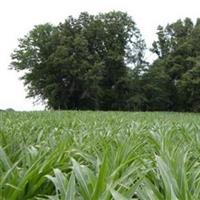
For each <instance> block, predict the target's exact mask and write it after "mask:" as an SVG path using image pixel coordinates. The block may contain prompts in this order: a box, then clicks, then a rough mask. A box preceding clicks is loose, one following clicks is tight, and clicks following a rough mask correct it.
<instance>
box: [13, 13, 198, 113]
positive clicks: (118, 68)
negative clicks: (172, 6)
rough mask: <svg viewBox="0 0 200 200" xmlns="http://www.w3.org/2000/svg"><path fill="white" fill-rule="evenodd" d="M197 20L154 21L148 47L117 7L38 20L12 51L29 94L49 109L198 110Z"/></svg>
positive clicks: (15, 64)
mask: <svg viewBox="0 0 200 200" xmlns="http://www.w3.org/2000/svg"><path fill="white" fill-rule="evenodd" d="M199 44H200V20H199V19H197V21H196V23H195V24H194V23H193V22H192V20H191V19H189V18H185V20H177V21H176V22H174V23H171V24H168V25H167V26H166V27H163V26H158V29H157V40H156V41H154V42H153V44H152V48H151V50H150V51H151V52H152V53H153V54H155V55H157V59H156V60H155V61H154V62H153V63H152V64H148V62H147V61H145V59H144V55H145V52H146V45H145V42H144V40H143V39H142V36H141V33H140V31H139V29H138V28H137V26H136V24H135V22H134V21H133V19H132V18H131V17H130V16H129V15H128V14H127V13H124V12H120V11H118V12H116V11H113V12H108V13H105V14H102V13H101V14H98V15H90V14H88V13H87V12H84V13H81V14H80V15H79V17H78V18H74V17H72V16H70V17H68V18H67V19H66V20H65V21H64V22H63V23H60V24H59V25H57V26H53V25H51V24H48V23H47V24H42V25H37V26H35V27H34V28H33V30H31V31H30V32H29V33H28V34H27V35H26V36H25V37H24V38H22V39H20V40H19V46H18V48H17V49H16V50H15V51H14V52H13V54H12V60H13V61H12V69H15V70H17V71H23V74H24V75H23V76H22V77H21V79H22V80H23V81H24V84H25V86H26V88H27V90H28V97H35V98H39V99H41V100H43V101H44V102H46V104H47V106H48V107H49V108H53V109H83V110H86V109H93V110H145V111H146V110H168V111H195V112H197V111H200V90H199V88H200V45H199Z"/></svg>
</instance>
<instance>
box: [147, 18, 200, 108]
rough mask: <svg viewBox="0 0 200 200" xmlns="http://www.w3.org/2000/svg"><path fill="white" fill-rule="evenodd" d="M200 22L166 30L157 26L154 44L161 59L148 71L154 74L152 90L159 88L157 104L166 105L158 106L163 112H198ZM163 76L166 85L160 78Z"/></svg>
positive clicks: (178, 24) (180, 22) (185, 22)
mask: <svg viewBox="0 0 200 200" xmlns="http://www.w3.org/2000/svg"><path fill="white" fill-rule="evenodd" d="M199 22H200V21H199V19H198V20H197V22H196V24H193V22H192V20H191V19H189V18H186V19H185V20H178V21H176V22H175V23H172V24H168V25H167V26H166V27H165V28H163V27H162V26H159V27H158V32H157V36H158V40H157V41H155V42H154V43H153V48H152V51H153V52H154V53H156V54H157V56H158V59H156V61H155V62H154V63H153V64H152V65H151V67H150V69H149V75H150V74H152V76H151V77H150V79H149V84H150V85H153V84H154V83H156V87H153V89H152V91H154V90H155V91H156V89H155V88H157V89H158V92H156V94H155V95H156V98H159V102H158V104H160V105H162V104H163V105H165V106H164V107H162V106H159V105H158V107H159V108H161V107H162V110H163V109H164V110H180V111H197V110H199V106H200V101H198V99H199V89H198V86H199V74H198V73H199V72H198V70H199V64H198V63H199V56H200V46H199V44H200V23H199ZM159 71H160V72H161V71H162V73H160V72H159ZM155 72H156V73H155ZM195 73H196V75H195ZM163 75H164V77H165V78H164V79H165V81H164V82H163V81H161V80H163V79H160V78H162V77H163ZM191 78H192V79H193V80H191ZM157 79H160V80H157ZM189 88H190V89H189ZM159 91H160V92H159ZM162 93H163V95H162ZM152 103H153V104H154V103H155V101H153V102H152ZM152 103H151V104H150V107H152Z"/></svg>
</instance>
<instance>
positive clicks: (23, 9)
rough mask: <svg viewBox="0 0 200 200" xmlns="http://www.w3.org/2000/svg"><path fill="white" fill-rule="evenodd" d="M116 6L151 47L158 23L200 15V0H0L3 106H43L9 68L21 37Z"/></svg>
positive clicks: (0, 99)
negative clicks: (84, 13) (36, 27)
mask: <svg viewBox="0 0 200 200" xmlns="http://www.w3.org/2000/svg"><path fill="white" fill-rule="evenodd" d="M113 10H120V11H125V12H127V13H128V14H129V15H131V16H132V17H133V19H134V21H135V22H136V24H137V26H138V28H139V29H140V31H141V33H142V35H143V38H144V39H145V40H146V43H147V45H148V46H149V47H150V45H151V43H152V41H153V40H154V39H155V33H156V28H157V26H158V25H159V24H160V25H166V24H167V23H168V22H169V23H170V22H174V21H175V20H177V19H179V18H182V19H183V18H185V17H190V18H192V19H193V20H195V19H196V18H197V17H200V0H189V1H188V0H0V109H6V108H14V109H15V110H40V109H43V106H42V105H35V106H34V105H33V100H32V99H26V98H25V96H26V92H25V90H24V87H23V83H22V81H20V80H19V77H20V76H19V74H17V72H15V71H11V70H8V66H9V64H10V62H11V60H10V54H11V52H12V51H13V50H14V48H16V47H17V45H18V41H17V39H18V38H20V37H23V36H24V35H25V34H26V33H27V32H28V31H29V30H31V29H32V28H33V26H34V25H37V24H41V23H46V22H50V23H52V24H58V23H59V22H63V21H64V19H66V18H67V17H68V16H69V15H73V16H78V14H79V13H80V12H82V11H88V12H89V13H91V14H97V13H99V12H108V11H113Z"/></svg>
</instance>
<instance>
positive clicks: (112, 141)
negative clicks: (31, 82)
mask: <svg viewBox="0 0 200 200" xmlns="http://www.w3.org/2000/svg"><path fill="white" fill-rule="evenodd" d="M0 199H1V200H33V199H34V200H36V199H37V200H44V199H49V200H111V199H113V200H131V199H135V200H199V199H200V114H186V113H185V114H183V113H182V114H181V113H164V112H163V113H162V112H160V113H159V112H154V113H153V112H152V113H150V112H148V113H142V112H141V113H139V112H138V113H129V112H78V111H73V112H0Z"/></svg>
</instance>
